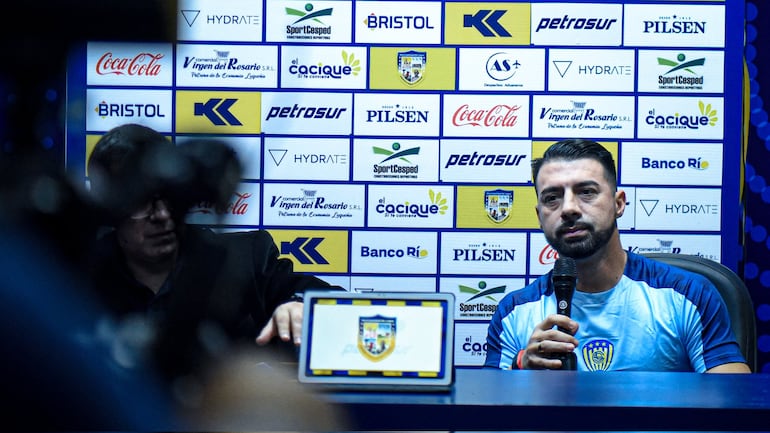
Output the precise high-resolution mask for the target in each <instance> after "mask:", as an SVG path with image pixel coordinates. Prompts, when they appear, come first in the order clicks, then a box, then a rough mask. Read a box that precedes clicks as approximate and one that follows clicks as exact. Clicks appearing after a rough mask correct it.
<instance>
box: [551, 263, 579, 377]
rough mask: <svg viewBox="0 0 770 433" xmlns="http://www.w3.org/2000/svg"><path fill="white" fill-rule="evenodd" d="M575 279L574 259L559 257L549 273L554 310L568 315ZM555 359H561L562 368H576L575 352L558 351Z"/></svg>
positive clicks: (564, 330) (563, 330) (570, 308)
mask: <svg viewBox="0 0 770 433" xmlns="http://www.w3.org/2000/svg"><path fill="white" fill-rule="evenodd" d="M576 280H577V271H576V269H575V260H574V259H571V258H569V257H559V258H558V259H556V263H555V264H554V265H553V272H552V273H551V283H552V284H553V291H554V293H555V294H556V312H557V313H558V314H563V315H565V316H567V317H569V315H570V312H571V311H572V295H573V294H574V293H575V286H576ZM558 329H559V331H561V332H566V333H567V334H571V332H569V331H568V330H566V329H564V328H562V327H561V326H560V327H559V328H558ZM555 358H556V359H561V369H562V370H576V369H577V355H575V352H570V353H560V354H558V355H555Z"/></svg>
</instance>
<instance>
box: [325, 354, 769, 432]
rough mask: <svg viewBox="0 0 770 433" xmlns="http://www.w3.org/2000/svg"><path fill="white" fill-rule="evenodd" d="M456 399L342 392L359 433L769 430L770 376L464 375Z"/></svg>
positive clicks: (333, 397)
mask: <svg viewBox="0 0 770 433" xmlns="http://www.w3.org/2000/svg"><path fill="white" fill-rule="evenodd" d="M455 375H456V376H455V377H456V379H455V384H454V386H453V388H452V390H451V391H449V392H443V393H442V392H430V393H416V392H374V391H336V392H328V393H325V394H324V396H325V398H326V399H328V401H330V402H331V403H332V404H333V405H341V406H343V407H344V409H345V410H346V411H347V412H348V413H349V414H350V417H351V421H352V423H353V424H354V425H353V429H354V430H411V431H414V430H445V431H459V430H471V431H481V430H486V431H492V430H497V431H506V430H507V431H511V430H529V431H548V430H550V431H554V430H556V431H597V430H604V431H610V430H612V431H643V430H690V431H704V430H706V431H712V432H713V431H717V430H724V431H736V430H743V431H748V430H752V431H765V430H766V431H770V375H767V374H750V375H749V374H746V375H742V374H699V373H671V372H666V373H661V372H574V371H542V370H541V371H518V370H513V371H504V370H496V369H457V370H456V373H455Z"/></svg>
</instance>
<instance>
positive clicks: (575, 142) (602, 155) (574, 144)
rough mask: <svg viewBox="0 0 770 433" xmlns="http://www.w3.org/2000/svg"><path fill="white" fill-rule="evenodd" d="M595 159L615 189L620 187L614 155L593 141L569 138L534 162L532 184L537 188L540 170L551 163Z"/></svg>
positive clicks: (552, 146)
mask: <svg viewBox="0 0 770 433" xmlns="http://www.w3.org/2000/svg"><path fill="white" fill-rule="evenodd" d="M585 158H587V159H593V160H595V161H598V162H599V163H600V164H601V165H602V167H604V177H605V179H607V182H608V183H609V184H610V185H611V186H612V188H613V189H617V187H618V175H617V171H616V170H615V160H614V159H613V158H612V153H610V151H608V150H607V149H605V148H604V146H602V145H601V144H599V143H597V142H595V141H593V140H584V139H582V138H569V139H566V140H561V141H557V142H556V143H554V144H552V145H551V146H549V147H548V149H546V151H545V153H543V156H542V157H541V158H535V159H533V160H532V182H534V183H535V188H537V175H538V173H540V168H541V167H542V166H543V164H545V163H546V162H550V161H558V160H561V161H575V160H577V159H585Z"/></svg>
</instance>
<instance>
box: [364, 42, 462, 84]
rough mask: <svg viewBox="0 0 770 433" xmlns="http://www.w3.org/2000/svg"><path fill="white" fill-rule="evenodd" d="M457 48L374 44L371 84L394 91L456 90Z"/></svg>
mask: <svg viewBox="0 0 770 433" xmlns="http://www.w3.org/2000/svg"><path fill="white" fill-rule="evenodd" d="M456 63H457V52H456V51H455V49H454V48H421V47H401V48H399V47H387V48H384V47H372V48H371V49H370V51H369V87H370V88H372V89H392V90H410V89H415V90H454V89H455V64H456Z"/></svg>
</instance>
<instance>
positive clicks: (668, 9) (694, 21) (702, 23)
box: [623, 4, 725, 48]
mask: <svg viewBox="0 0 770 433" xmlns="http://www.w3.org/2000/svg"><path fill="white" fill-rule="evenodd" d="M624 22H625V26H624V29H623V44H624V45H626V46H662V47H719V48H721V47H724V46H725V6H724V5H684V4H667V5H666V6H665V7H661V5H655V4H649V5H636V4H627V5H625V7H624Z"/></svg>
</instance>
